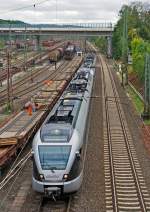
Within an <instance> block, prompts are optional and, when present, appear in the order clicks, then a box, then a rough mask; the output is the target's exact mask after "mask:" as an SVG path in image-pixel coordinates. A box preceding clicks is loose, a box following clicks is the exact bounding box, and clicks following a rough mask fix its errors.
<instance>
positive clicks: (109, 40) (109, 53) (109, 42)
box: [107, 36, 112, 58]
mask: <svg viewBox="0 0 150 212" xmlns="http://www.w3.org/2000/svg"><path fill="white" fill-rule="evenodd" d="M107 57H108V58H111V57H112V36H108V37H107Z"/></svg>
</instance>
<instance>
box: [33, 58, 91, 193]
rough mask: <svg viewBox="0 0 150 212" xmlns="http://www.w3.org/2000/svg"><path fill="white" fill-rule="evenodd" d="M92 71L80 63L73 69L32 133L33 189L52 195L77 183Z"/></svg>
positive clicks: (72, 188)
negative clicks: (70, 78)
mask: <svg viewBox="0 0 150 212" xmlns="http://www.w3.org/2000/svg"><path fill="white" fill-rule="evenodd" d="M91 63H92V61H91ZM94 72H95V70H94V69H93V68H85V67H84V65H83V66H82V67H81V68H80V69H79V70H78V71H77V73H76V75H75V76H74V78H73V79H72V81H71V82H70V84H69V86H68V87H67V89H66V90H65V91H64V93H63V94H62V96H61V97H60V99H59V101H58V102H57V103H56V105H55V106H54V108H53V110H52V111H51V112H50V113H49V115H48V116H47V118H46V120H45V121H44V123H43V124H42V126H41V128H40V129H39V130H38V132H37V134H36V135H35V137H34V140H33V145H32V153H33V157H32V158H33V175H32V187H33V189H34V190H35V191H37V192H40V193H43V194H44V195H52V196H53V197H56V196H60V195H63V194H66V193H67V194H68V193H73V192H76V191H78V189H79V188H80V186H81V183H82V178H83V158H82V159H81V156H82V157H83V155H82V152H84V151H82V149H83V147H85V144H86V142H85V133H86V125H87V118H88V113H89V105H90V100H91V98H90V97H91V92H92V86H93V80H94Z"/></svg>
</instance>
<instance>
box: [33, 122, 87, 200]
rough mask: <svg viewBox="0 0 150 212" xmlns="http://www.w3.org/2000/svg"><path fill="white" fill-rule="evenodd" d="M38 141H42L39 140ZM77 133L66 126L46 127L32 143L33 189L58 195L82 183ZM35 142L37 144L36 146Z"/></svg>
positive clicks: (74, 188)
mask: <svg viewBox="0 0 150 212" xmlns="http://www.w3.org/2000/svg"><path fill="white" fill-rule="evenodd" d="M40 138H41V139H40ZM78 139H79V136H78V134H77V132H72V130H71V129H70V128H69V127H67V126H66V127H64V128H60V129H59V128H58V126H57V128H55V126H52V125H51V124H49V126H48V124H47V126H46V125H45V126H44V127H43V128H42V129H41V131H39V132H38V133H37V135H36V136H35V138H34V142H33V177H32V186H33V189H34V190H35V191H37V192H40V193H44V194H45V195H54V196H60V195H62V194H65V193H72V192H75V191H77V190H78V189H79V187H80V186H81V183H82V177H83V176H82V175H83V173H82V171H81V170H80V153H79V152H78V151H77V149H78V147H77V146H76V145H72V144H73V143H78V142H77V140H78ZM37 142H38V145H37Z"/></svg>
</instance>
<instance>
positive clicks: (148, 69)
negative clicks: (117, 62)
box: [142, 54, 150, 118]
mask: <svg viewBox="0 0 150 212" xmlns="http://www.w3.org/2000/svg"><path fill="white" fill-rule="evenodd" d="M142 116H143V118H149V117H150V55H149V54H146V57H145V89H144V112H143V114H142Z"/></svg>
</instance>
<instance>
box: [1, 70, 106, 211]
mask: <svg viewBox="0 0 150 212" xmlns="http://www.w3.org/2000/svg"><path fill="white" fill-rule="evenodd" d="M95 96H101V74H100V67H97V69H96V79H95V84H94V88H93V97H95ZM102 121H103V120H102V99H101V98H99V97H98V98H93V99H92V103H91V107H90V115H89V124H88V133H87V135H86V140H87V141H88V147H87V155H86V160H85V161H86V162H85V170H84V179H83V184H82V187H81V189H80V191H79V192H77V193H76V194H75V195H73V196H72V201H71V210H70V211H76V212H78V211H79V212H82V211H87V212H88V211H89V212H99V211H101V212H103V211H105V199H104V164H103V161H104V159H103V157H104V155H103V129H102ZM31 170H32V163H31V161H29V163H28V165H27V166H26V167H25V169H24V172H23V173H21V175H20V176H19V177H18V179H17V186H15V187H14V188H13V189H12V191H11V192H9V195H8V197H7V199H6V201H5V202H4V204H3V207H2V208H0V211H3V212H5V211H15V212H19V211H22V212H34V211H37V209H38V205H39V203H40V199H41V196H40V195H39V194H37V193H36V192H34V191H33V190H32V187H31ZM26 187H27V188H26ZM6 193H7V191H6V190H5V191H3V193H0V198H2V197H3V196H5V195H6Z"/></svg>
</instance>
